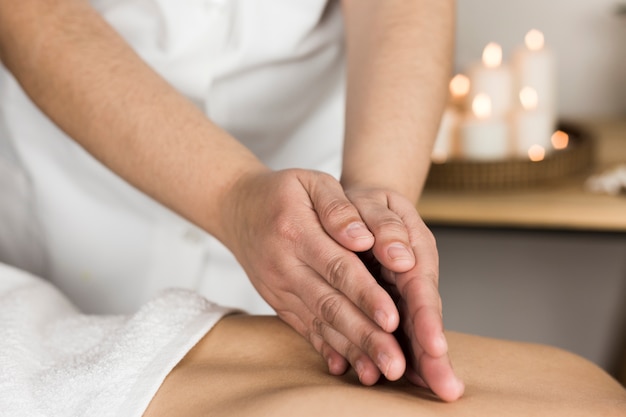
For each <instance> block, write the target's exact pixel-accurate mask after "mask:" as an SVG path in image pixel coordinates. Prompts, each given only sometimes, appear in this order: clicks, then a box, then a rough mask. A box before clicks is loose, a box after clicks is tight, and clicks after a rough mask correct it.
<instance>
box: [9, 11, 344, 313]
mask: <svg viewBox="0 0 626 417" xmlns="http://www.w3.org/2000/svg"><path fill="white" fill-rule="evenodd" d="M92 4H93V6H94V7H95V8H96V9H97V10H98V11H100V12H101V13H102V15H103V16H104V17H105V18H106V19H107V21H109V22H110V23H111V24H112V25H113V27H115V28H116V29H117V30H118V31H119V32H120V33H121V35H122V36H124V38H125V39H126V40H127V41H128V42H129V43H130V44H131V46H132V47H133V48H134V49H135V50H136V51H137V52H138V53H139V54H140V55H141V57H142V58H143V59H145V60H146V61H147V62H148V63H149V64H150V65H151V66H152V68H154V69H155V70H156V71H157V72H159V73H160V74H161V75H162V76H163V77H165V78H166V79H167V80H168V81H169V82H170V83H171V84H172V85H174V86H175V87H176V88H177V89H178V90H179V91H181V92H182V93H183V94H184V95H185V96H187V97H188V98H189V99H190V100H192V101H193V102H194V103H195V104H196V105H197V106H198V107H200V108H201V109H203V110H204V111H205V113H206V115H207V116H208V117H209V118H210V119H211V120H213V121H214V122H215V123H217V124H218V125H219V126H221V127H222V128H224V129H225V130H227V131H228V132H230V133H231V134H232V135H233V136H234V137H236V138H237V139H238V140H240V141H241V142H242V143H244V144H245V145H246V146H248V147H249V148H250V149H251V150H252V151H253V152H254V153H255V154H256V155H257V156H258V157H259V158H261V159H262V160H263V161H264V162H265V163H266V164H267V165H268V166H270V167H271V168H273V169H282V168H288V167H301V168H311V169H318V170H322V171H326V172H328V173H330V174H332V175H335V176H337V175H339V170H340V164H341V149H342V142H343V109H344V77H343V72H344V70H343V40H342V38H343V30H342V22H341V16H340V10H339V5H338V2H335V1H330V2H327V1H325V0H297V1H293V0H220V1H218V0H179V1H172V0H125V1H121V0H92ZM59 59H62V57H59ZM207 140H210V139H207ZM119 151H120V152H123V151H124V150H123V149H120V150H119ZM0 261H5V262H9V263H13V264H16V265H18V266H20V267H22V268H25V269H28V270H31V271H33V272H35V273H37V274H40V275H43V276H45V277H47V278H49V279H50V280H51V281H52V282H53V283H54V284H55V285H57V286H58V287H59V288H60V289H61V290H62V291H63V292H64V293H65V294H67V295H68V296H69V297H70V298H71V299H72V300H73V301H74V302H75V303H76V304H77V305H78V306H79V307H80V308H82V309H83V310H84V311H87V312H93V313H103V312H108V313H111V312H115V313H117V312H128V311H133V310H134V309H136V308H137V307H138V306H139V305H141V304H142V303H144V302H145V301H146V300H148V299H149V298H150V297H151V296H152V295H154V294H155V293H156V292H157V291H158V290H159V289H161V288H163V287H168V286H179V287H186V288H192V289H196V290H198V291H199V292H200V293H202V294H203V295H205V296H206V297H207V298H209V299H211V300H214V301H216V302H218V303H220V304H223V305H230V306H235V307H239V308H243V309H246V310H248V311H250V312H255V313H262V312H271V310H270V309H269V307H268V306H267V304H265V302H264V301H263V300H262V299H261V298H260V297H259V296H258V294H257V293H256V291H255V290H254V288H253V287H252V285H251V284H250V283H249V281H248V279H247V278H246V276H245V274H244V272H243V270H242V269H241V268H240V267H239V266H238V265H237V264H236V262H235V260H234V257H233V256H232V255H231V254H230V253H229V252H228V251H227V250H226V249H225V248H224V247H223V246H222V245H221V244H220V243H219V242H217V241H216V240H215V239H213V238H212V237H210V236H209V235H207V234H206V233H204V232H203V231H201V230H199V229H198V228H197V227H195V226H193V225H191V224H190V223H189V222H187V221H185V220H183V219H182V218H180V217H179V216H177V215H175V214H173V213H172V212H171V211H169V210H168V209H166V208H164V207H163V206H161V205H159V204H157V203H156V202H154V201H153V200H152V199H150V198H149V197H147V196H146V195H144V194H142V193H141V192H139V191H137V190H136V189H134V188H133V187H131V186H130V185H128V184H127V183H125V182H124V181H123V180H122V179H120V178H119V177H117V176H116V175H115V174H113V173H112V172H111V171H109V170H108V169H107V168H105V167H104V166H103V165H101V164H100V163H99V162H98V161H96V160H95V159H94V158H93V157H91V156H90V155H89V154H88V153H86V152H85V151H84V150H83V149H82V148H81V147H80V146H79V145H77V144H76V142H74V141H73V140H71V139H70V138H68V137H67V136H66V135H65V134H64V133H62V132H61V131H60V130H59V129H58V128H57V127H56V126H54V125H53V124H52V122H50V121H49V120H48V119H47V118H46V117H45V116H44V115H43V114H42V113H41V112H40V111H39V110H38V109H37V108H36V107H35V106H34V105H33V104H32V103H31V102H30V100H29V99H28V97H27V96H26V95H25V94H24V92H23V91H22V90H21V88H20V87H19V85H18V84H17V83H16V82H15V80H14V79H13V77H12V76H11V74H9V73H8V72H7V71H6V70H4V69H2V72H1V73H0Z"/></svg>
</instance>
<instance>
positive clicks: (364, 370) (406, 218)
mask: <svg viewBox="0 0 626 417" xmlns="http://www.w3.org/2000/svg"><path fill="white" fill-rule="evenodd" d="M231 195H232V198H231V199H230V200H229V204H227V205H225V207H224V209H225V210H224V212H225V213H226V218H225V221H226V223H227V224H229V225H231V226H232V231H231V235H232V236H234V240H233V243H232V244H231V245H229V246H230V247H231V249H232V250H233V252H234V253H235V255H236V256H237V258H238V260H239V261H240V262H241V264H242V265H243V267H244V268H245V269H246V272H247V273H248V275H249V276H250V279H251V280H252V282H253V284H254V285H255V287H256V288H257V290H258V291H259V292H260V293H261V295H262V296H263V297H264V298H265V299H266V300H267V301H268V302H269V303H270V304H271V305H272V306H273V307H274V308H275V309H276V311H277V313H278V315H279V316H280V317H281V318H282V319H283V320H285V321H286V322H287V323H289V324H290V325H291V326H292V327H294V328H295V329H296V330H297V331H298V332H299V333H300V334H302V335H303V336H304V337H306V338H307V339H308V340H309V341H310V342H311V343H312V345H313V346H314V347H315V348H316V349H317V350H318V351H319V352H320V353H321V354H322V355H323V356H324V357H325V358H326V360H327V361H328V363H329V369H330V371H331V372H332V373H335V374H340V373H342V372H344V371H345V369H346V363H345V360H344V359H343V358H346V359H347V360H348V361H349V362H350V364H351V365H352V366H353V367H354V369H355V370H356V371H357V373H358V375H359V378H360V380H361V381H362V382H363V383H364V384H368V385H369V384H373V383H374V382H375V381H376V380H377V379H378V378H379V376H380V372H382V373H383V374H384V375H385V377H386V378H388V379H390V380H396V379H398V378H400V377H401V376H402V375H403V373H404V371H405V368H406V364H405V360H404V355H403V353H402V351H401V349H400V347H399V345H398V343H397V342H396V340H395V338H394V337H393V336H392V335H391V334H390V333H391V332H393V331H394V330H396V328H397V326H398V323H399V316H398V312H397V310H396V308H395V305H394V302H393V301H392V300H391V298H390V297H389V295H388V294H387V293H386V291H384V290H382V288H381V287H380V286H379V285H378V284H377V283H376V280H375V279H374V277H373V276H372V275H371V274H370V273H369V272H368V270H367V269H366V267H365V265H364V264H363V262H362V261H361V260H360V259H359V258H358V257H357V256H356V255H355V254H354V253H353V252H363V251H368V250H371V251H372V253H373V254H374V255H375V256H376V258H378V259H379V260H380V262H381V264H382V265H384V266H385V271H386V273H385V274H386V276H387V278H388V279H389V280H390V281H392V282H393V284H394V285H395V286H396V287H397V288H398V289H399V291H400V292H401V293H403V294H402V295H403V296H404V297H406V298H405V299H406V300H408V302H407V303H406V305H407V306H408V311H410V312H411V313H412V315H411V323H415V324H411V325H409V326H408V327H409V328H410V329H412V330H413V331H419V332H423V334H421V333H420V334H419V335H416V336H415V337H414V338H413V342H414V343H413V345H412V351H413V353H414V355H413V357H412V358H411V360H412V363H413V364H414V365H415V366H414V368H416V366H418V365H421V364H422V362H423V363H424V366H425V368H424V369H419V371H420V372H419V374H420V375H422V379H423V380H424V381H427V382H426V383H427V384H428V385H429V387H430V388H432V389H433V390H434V391H435V392H436V393H437V394H438V395H440V396H441V397H442V398H444V399H456V398H457V397H458V395H460V393H458V386H457V385H455V383H456V379H454V375H453V373H452V371H451V369H450V365H449V361H448V358H447V346H446V344H445V340H443V339H442V338H443V333H442V332H441V313H440V303H439V295H438V292H437V287H436V278H437V274H436V267H437V255H436V250H435V248H434V242H433V240H432V235H430V233H429V232H428V230H427V229H426V228H425V226H424V225H423V223H421V220H420V219H419V217H418V216H417V213H416V212H415V209H414V208H413V207H412V205H411V204H410V203H409V202H408V201H406V200H405V199H403V198H402V197H400V196H399V195H397V194H391V193H385V192H381V191H370V190H364V191H359V190H352V191H348V196H349V198H348V197H347V196H346V194H345V193H344V191H343V189H342V187H341V185H340V184H339V183H338V182H337V181H336V180H335V179H333V178H332V177H330V176H328V175H325V174H322V173H318V172H312V171H304V170H288V171H281V172H266V173H262V174H254V175H250V176H247V177H245V178H244V179H243V180H241V181H239V183H238V184H237V186H236V187H234V189H233V192H232V193H231ZM357 207H358V210H357ZM365 223H366V224H367V228H366V226H365ZM368 228H369V230H372V231H373V232H374V234H375V235H376V243H375V239H374V236H373V235H372V233H370V232H369V230H368ZM410 230H411V232H409V231H410ZM422 246H423V247H425V249H426V250H425V252H424V259H423V260H421V261H420V262H418V263H416V261H415V253H416V251H418V250H421V248H422ZM420 259H421V258H420ZM401 305H403V304H401ZM410 333H411V332H409V334H410ZM424 371H425V372H424ZM414 380H416V379H414ZM419 381H421V380H419Z"/></svg>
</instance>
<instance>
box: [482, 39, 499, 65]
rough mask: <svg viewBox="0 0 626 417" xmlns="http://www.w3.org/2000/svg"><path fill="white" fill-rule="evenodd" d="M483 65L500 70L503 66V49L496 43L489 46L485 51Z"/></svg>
mask: <svg viewBox="0 0 626 417" xmlns="http://www.w3.org/2000/svg"><path fill="white" fill-rule="evenodd" d="M483 64H485V66H486V67H487V68H498V67H499V66H500V65H501V64H502V47H501V46H500V45H498V44H497V43H495V42H491V43H489V44H487V46H485V49H484V50H483Z"/></svg>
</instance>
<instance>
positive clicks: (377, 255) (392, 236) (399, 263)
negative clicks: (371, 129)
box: [346, 188, 464, 401]
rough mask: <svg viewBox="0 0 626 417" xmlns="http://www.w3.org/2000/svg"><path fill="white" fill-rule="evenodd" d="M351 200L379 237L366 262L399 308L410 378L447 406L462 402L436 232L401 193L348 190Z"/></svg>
mask: <svg viewBox="0 0 626 417" xmlns="http://www.w3.org/2000/svg"><path fill="white" fill-rule="evenodd" d="M346 195H347V196H348V198H349V199H350V201H351V202H352V203H353V204H354V206H355V207H356V208H357V209H358V211H359V213H360V215H361V217H362V218H363V220H364V221H365V223H366V224H367V226H368V228H369V229H370V230H371V231H372V232H373V233H374V235H375V236H376V242H375V244H374V247H373V248H372V250H371V251H368V252H367V253H365V254H363V255H362V256H361V257H362V259H363V261H364V262H365V264H366V265H367V266H368V269H369V270H370V272H371V273H372V274H373V275H374V276H376V277H377V278H379V280H380V282H381V285H383V286H384V287H385V288H386V289H387V291H388V292H389V293H390V294H392V296H393V298H394V300H395V301H396V303H397V305H398V307H399V309H400V313H401V328H400V329H398V331H397V334H398V336H399V338H400V340H401V341H402V342H403V347H404V348H405V351H406V355H407V360H408V362H409V363H408V368H407V372H406V376H407V378H408V379H409V380H410V381H411V382H413V383H415V384H417V385H420V386H423V387H426V388H430V389H431V390H432V391H433V392H434V393H435V394H437V395H438V396H439V397H441V398H442V399H444V400H446V401H453V400H456V399H458V398H459V397H460V396H461V395H462V394H463V390H464V386H463V383H462V382H461V381H460V380H459V379H458V378H457V377H456V376H455V374H454V371H453V370H452V366H451V364H450V359H449V357H448V345H447V342H446V339H445V336H444V333H443V324H442V315H441V314H442V310H441V298H440V296H439V290H438V277H439V272H438V271H439V264H438V254H437V248H436V244H435V240H434V237H433V235H432V233H431V232H430V230H428V228H427V227H426V225H425V224H424V222H423V221H422V219H421V218H420V217H419V215H418V213H417V210H416V209H415V207H414V205H413V204H411V202H409V201H408V200H407V199H406V198H404V197H403V196H401V195H400V194H397V193H394V192H392V191H389V190H381V189H359V188H355V189H347V190H346ZM404 250H408V251H409V254H404V253H403V251H404ZM394 258H395V259H394Z"/></svg>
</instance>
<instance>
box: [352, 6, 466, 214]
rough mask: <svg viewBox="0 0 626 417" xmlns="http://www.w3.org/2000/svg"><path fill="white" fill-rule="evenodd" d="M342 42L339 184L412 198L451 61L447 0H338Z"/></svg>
mask: <svg viewBox="0 0 626 417" xmlns="http://www.w3.org/2000/svg"><path fill="white" fill-rule="evenodd" d="M343 7H344V16H345V21H346V42H347V49H348V92H347V110H346V137H345V146H344V157H343V172H342V179H341V181H342V183H343V184H344V186H354V185H363V186H373V187H382V188H387V189H392V190H394V191H397V192H400V193H401V194H403V195H404V196H406V197H407V198H409V199H410V200H411V201H414V202H416V201H417V199H418V197H419V195H420V193H421V189H422V187H423V184H424V181H425V179H426V175H427V173H428V168H429V166H430V153H431V149H432V145H433V142H434V139H435V136H436V133H437V129H438V126H439V120H440V117H441V113H442V111H443V108H444V105H445V100H446V93H447V88H446V86H447V81H448V79H449V75H450V71H451V64H452V49H453V27H454V1H453V0H386V1H379V0H343Z"/></svg>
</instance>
